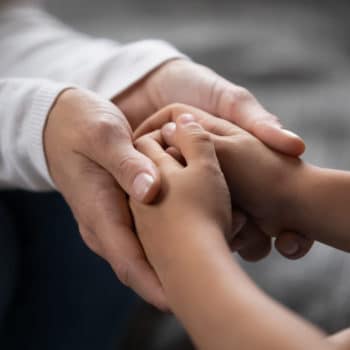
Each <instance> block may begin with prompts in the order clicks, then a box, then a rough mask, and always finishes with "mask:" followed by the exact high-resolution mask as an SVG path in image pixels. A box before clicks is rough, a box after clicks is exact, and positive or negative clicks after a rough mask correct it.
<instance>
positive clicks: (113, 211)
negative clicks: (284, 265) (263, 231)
mask: <svg viewBox="0 0 350 350" xmlns="http://www.w3.org/2000/svg"><path fill="white" fill-rule="evenodd" d="M116 79H117V77H116ZM175 102H182V103H188V104H190V105H193V106H197V107H198V108H201V109H202V110H206V111H207V112H209V113H213V114H215V115H217V116H220V117H222V118H225V119H226V120H229V121H230V122H234V123H236V124H237V125H239V126H240V127H242V128H244V129H246V130H247V131H249V132H251V133H253V134H254V135H256V136H257V137H259V138H260V139H261V140H262V141H263V142H266V144H268V145H269V146H270V147H272V148H274V149H276V150H279V151H280V152H284V153H286V154H290V155H291V156H298V155H300V154H301V153H302V152H303V151H304V143H303V141H302V140H301V139H300V138H299V137H296V136H295V135H291V134H290V133H288V132H287V131H286V130H283V129H282V128H281V126H280V124H279V122H278V120H277V118H276V117H275V116H274V115H272V114H271V113H269V112H268V111H266V110H265V109H264V108H263V106H262V105H261V104H260V103H259V102H258V101H257V99H256V98H255V97H254V96H253V95H252V94H251V93H249V92H248V91H247V90H246V89H244V88H242V87H239V86H237V85H234V84H232V83H230V82H228V81H227V80H225V79H224V78H222V77H220V76H218V75H217V74H215V73H214V72H213V71H211V70H209V69H208V68H206V67H203V66H200V65H197V64H195V63H193V62H190V61H186V60H173V61H170V62H167V63H165V64H163V65H162V66H161V67H159V68H157V69H155V70H154V71H153V72H151V73H150V74H149V75H148V76H146V77H145V78H144V79H142V80H141V81H139V82H138V83H136V84H134V85H133V86H132V87H131V88H130V89H128V90H127V91H125V92H124V93H122V94H121V95H119V96H116V97H115V98H114V99H113V100H112V101H106V100H104V99H103V98H101V97H99V96H97V95H96V94H94V93H92V92H88V91H85V90H81V89H68V90H66V91H64V92H63V93H62V94H61V95H60V96H59V97H58V99H57V101H56V103H55V105H54V106H53V108H52V110H51V112H50V114H49V117H48V121H47V125H46V128H45V131H44V135H43V137H44V145H45V153H46V158H47V163H48V167H49V171H50V174H51V176H52V179H53V181H54V183H55V185H56V187H57V189H58V190H59V191H60V192H61V193H62V195H63V196H64V197H65V199H66V201H67V203H68V205H69V206H70V208H71V209H72V211H73V213H74V216H75V218H76V220H77V223H78V225H79V229H80V232H81V235H82V237H83V239H84V241H85V243H86V244H87V245H88V246H89V247H90V248H91V249H92V250H93V251H94V252H96V253H97V254H99V255H100V256H102V257H103V258H104V259H105V260H106V261H108V262H109V264H110V265H111V266H112V268H113V270H114V271H115V273H116V275H117V276H118V278H119V279H120V280H121V281H122V282H123V283H125V284H126V285H128V286H129V287H131V288H132V289H133V290H134V291H135V292H137V293H138V294H139V295H140V296H141V297H143V298H144V299H145V300H147V301H148V302H150V303H152V304H154V305H155V306H157V307H159V308H161V309H166V308H167V301H166V299H165V297H164V293H163V290H162V288H161V285H160V283H159V280H158V278H157V276H156V274H155V273H154V271H153V269H152V268H151V266H150V265H149V264H148V262H147V260H146V258H145V255H144V252H143V249H142V247H141V245H140V243H139V241H138V239H137V238H136V236H135V234H134V232H133V230H132V220H131V216H130V212H129V207H128V202H127V194H128V195H130V196H131V197H132V198H134V199H136V200H138V201H140V202H143V203H147V202H149V201H151V200H152V199H153V198H154V196H156V195H157V193H158V191H159V189H160V177H159V176H160V175H159V171H158V169H157V167H156V166H155V165H154V163H153V161H152V160H151V159H149V158H148V157H146V156H145V155H143V154H142V153H140V152H138V151H137V150H136V149H135V148H134V145H133V140H132V131H133V129H135V128H136V127H137V126H138V125H139V124H140V123H142V122H143V121H144V120H146V119H147V118H148V117H149V116H150V115H151V114H153V113H155V112H156V111H158V110H159V109H161V108H162V107H164V106H166V105H168V104H169V103H175ZM116 105H118V106H119V108H118V107H117V106H116ZM238 228H239V227H235V228H233V231H235V230H237V229H238ZM252 232H253V231H252ZM291 241H292V242H294V243H293V244H299V246H300V245H302V244H303V243H302V242H304V240H303V238H302V237H301V236H300V235H293V236H292V240H289V241H287V243H288V242H289V243H290V242H291ZM287 248H288V247H287ZM308 249H309V247H308V248H307V249H304V250H303V252H302V254H305V253H306V252H307V251H308ZM256 252H257V250H256V249H255V253H254V255H255V256H254V257H262V256H264V255H266V253H267V251H266V250H264V251H261V252H258V254H256ZM282 253H283V254H284V255H286V256H288V249H285V251H282ZM248 256H249V257H250V255H249V254H248Z"/></svg>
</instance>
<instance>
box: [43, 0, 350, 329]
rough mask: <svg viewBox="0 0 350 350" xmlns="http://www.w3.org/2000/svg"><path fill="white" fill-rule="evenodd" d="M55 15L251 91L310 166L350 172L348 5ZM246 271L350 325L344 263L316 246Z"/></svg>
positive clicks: (71, 7) (110, 9)
mask: <svg viewBox="0 0 350 350" xmlns="http://www.w3.org/2000/svg"><path fill="white" fill-rule="evenodd" d="M48 8H49V10H50V12H52V13H54V14H56V15H57V16H58V17H60V18H61V19H63V20H64V21H65V22H66V23H68V24H70V25H72V26H73V27H75V28H77V29H79V30H81V31H84V32H86V33H90V34H93V35H96V36H102V37H109V38H112V39H115V40H118V41H122V42H126V41H133V40H137V39H142V38H163V39H165V40H168V41H170V42H172V43H173V44H175V45H176V46H177V47H178V48H180V49H181V50H182V51H184V52H185V53H187V54H188V55H189V56H191V57H192V58H193V59H195V60H196V61H198V62H201V63H203V64H205V65H207V66H209V67H211V68H213V69H215V70H216V71H217V72H218V73H220V74H222V75H223V76H225V77H226V78H228V79H230V80H231V81H233V82H235V83H238V84H241V85H243V86H246V87H247V88H249V89H250V90H251V91H252V92H253V93H254V94H255V95H256V96H257V97H258V98H259V99H260V100H261V102H262V103H263V104H264V105H265V106H267V107H268V109H269V110H270V111H272V112H273V113H274V114H276V115H278V116H279V117H280V119H281V120H282V121H283V123H284V125H285V126H286V127H288V128H290V129H292V130H295V131H296V132H298V133H299V134H300V135H301V136H303V137H304V138H305V140H306V143H307V146H308V150H307V152H306V155H305V159H307V160H308V161H311V162H313V163H315V164H318V165H321V166H326V167H337V168H342V169H348V170H350V167H349V165H350V164H349V159H350V156H349V150H350V95H349V92H350V41H349V31H350V22H349V11H350V4H349V2H348V1H339V0H338V1H290V0H289V1H267V0H264V1H259V0H255V1H254V0H244V1H243V0H231V1H225V0H216V1H209V0H186V1H185V0H183V1H181V0H178V1H170V0H147V1H137V0H128V1H127V0H125V1H123V0H99V1H93V0H60V1H58V0H49V1H48ZM320 220H322V218H320ZM244 266H245V267H246V269H247V271H248V272H249V273H250V274H251V275H252V276H253V277H254V279H255V280H256V281H257V283H258V284H259V285H260V286H261V287H262V288H264V289H265V290H267V291H268V292H269V293H270V294H271V295H272V296H274V297H276V298H277V299H278V300H280V301H281V302H283V303H285V304H286V305H288V306H289V307H291V308H293V309H294V310H296V311H297V312H299V313H301V314H302V315H304V316H305V317H307V318H308V319H309V320H311V321H313V322H315V323H316V324H318V325H320V326H322V327H323V328H325V329H326V330H327V331H335V330H337V329H339V328H342V327H346V326H347V325H350V322H349V321H350V298H349V294H350V293H349V291H350V281H349V272H350V258H349V257H348V256H347V255H346V254H344V253H342V252H339V251H336V250H333V249H330V248H327V247H324V246H321V245H316V246H315V247H314V249H313V250H312V252H311V253H310V254H309V255H308V256H307V257H305V258H304V259H302V260H300V261H298V262H290V261H287V260H285V259H283V258H280V257H279V256H278V255H277V254H272V255H271V257H269V258H267V259H266V260H264V261H263V262H262V263H259V264H244ZM233 278H234V276H233Z"/></svg>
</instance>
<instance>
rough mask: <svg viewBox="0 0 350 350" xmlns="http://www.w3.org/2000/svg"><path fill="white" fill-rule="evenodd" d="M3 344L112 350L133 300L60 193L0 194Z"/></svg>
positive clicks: (38, 349)
mask: <svg viewBox="0 0 350 350" xmlns="http://www.w3.org/2000/svg"><path fill="white" fill-rule="evenodd" d="M0 227H1V230H0V286H1V288H0V299H1V300H0V321H1V322H2V323H1V326H2V335H1V338H0V348H1V349H21V350H22V349H26V350H27V349H35V350H41V349H42V350H48V349H49V350H58V349H60V350H63V349H64V350H70V349H72V350H73V349H74V350H77V349H84V350H90V349H91V350H92V349H94V350H96V349H99V350H104V349H106V350H107V349H108V350H109V349H115V344H116V340H117V337H118V334H119V333H120V332H121V330H122V329H123V324H124V321H125V319H126V318H127V315H128V310H129V308H130V306H131V305H132V304H133V302H134V299H135V298H136V297H135V296H134V294H133V293H132V292H131V291H130V290H129V289H127V288H125V287H124V286H122V285H121V284H120V283H119V282H118V280H117V279H116V277H115V275H114V273H113V272H112V270H111V269H110V267H109V266H108V265H107V264H106V263H105V262H104V261H103V260H102V259H100V258H99V257H97V256H96V255H94V254H93V253H92V252H90V251H89V250H88V248H86V247H85V245H84V243H83V242H82V240H81V238H80V236H79V233H78V230H77V227H76V224H75V222H74V220H73V217H72V215H71V213H70V210H69V209H68V207H67V206H66V205H65V203H64V201H63V199H62V198H61V197H60V196H59V195H58V194H33V193H26V192H21V191H19V192H2V193H1V194H0Z"/></svg>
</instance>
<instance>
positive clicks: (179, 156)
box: [165, 146, 186, 166]
mask: <svg viewBox="0 0 350 350" xmlns="http://www.w3.org/2000/svg"><path fill="white" fill-rule="evenodd" d="M165 151H166V153H168V154H170V155H171V156H172V157H173V158H174V159H176V160H177V161H178V162H179V163H180V164H182V165H183V166H185V165H186V161H185V159H184V157H183V156H182V154H181V153H180V151H179V150H178V149H177V148H176V147H173V146H170V147H168V148H167V149H166V150H165Z"/></svg>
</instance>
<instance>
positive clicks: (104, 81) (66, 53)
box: [0, 6, 185, 99]
mask: <svg viewBox="0 0 350 350" xmlns="http://www.w3.org/2000/svg"><path fill="white" fill-rule="evenodd" d="M0 52H1V56H2V57H1V60H0V77H13V76H16V77H26V78H44V79H50V80H54V81H61V82H65V83H70V84H74V85H77V86H81V87H83V88H86V89H89V90H92V91H94V92H96V93H98V94H100V95H102V96H104V97H105V98H108V99H111V98H112V97H115V96H116V95H118V94H119V93H121V92H123V91H124V90H125V89H127V88H128V87H130V86H131V85H132V84H134V83H135V82H137V81H138V80H140V79H141V78H143V77H144V76H145V75H147V74H148V73H149V72H150V71H152V70H153V69H154V68H156V67H157V66H159V65H161V64H162V63H164V62H166V61H168V60H171V59H174V58H184V57H185V56H184V55H183V54H181V53H180V52H179V51H177V50H176V49H175V48H174V47H172V46H171V45H170V44H168V43H166V42H163V41H160V40H143V41H139V42H134V43H130V44H125V45H121V44H119V43H116V42H114V41H111V40H106V39H99V38H91V37H89V36H86V35H84V34H81V33H78V32H76V31H74V30H72V29H71V28H69V27H67V26H65V25H64V24H62V23H61V22H59V21H58V20H56V19H55V18H53V17H51V16H50V15H48V14H47V13H45V12H44V11H42V10H41V9H40V8H37V7H24V6H13V7H12V8H11V7H10V8H8V9H7V10H3V11H2V14H0Z"/></svg>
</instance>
